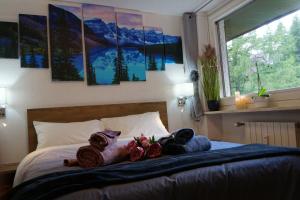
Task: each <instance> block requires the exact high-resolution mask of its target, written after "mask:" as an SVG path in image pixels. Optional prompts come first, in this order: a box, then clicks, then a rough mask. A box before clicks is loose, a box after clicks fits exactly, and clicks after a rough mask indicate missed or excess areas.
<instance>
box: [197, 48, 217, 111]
mask: <svg viewBox="0 0 300 200" xmlns="http://www.w3.org/2000/svg"><path fill="white" fill-rule="evenodd" d="M199 64H200V65H201V68H202V89H203V92H204V95H205V98H206V101H207V106H208V109H209V110H210V111H218V110H219V109H220V84H219V69H218V65H217V57H216V52H215V49H214V48H213V47H212V46H210V45H206V46H205V51H204V53H203V54H202V55H201V56H200V57H199Z"/></svg>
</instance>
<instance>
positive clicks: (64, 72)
mask: <svg viewBox="0 0 300 200" xmlns="http://www.w3.org/2000/svg"><path fill="white" fill-rule="evenodd" d="M81 14H82V13H81V8H79V7H72V6H62V5H51V4H49V28H50V48H51V70H52V80H54V81H82V80H84V67H83V55H82V37H81V34H82V32H81Z"/></svg>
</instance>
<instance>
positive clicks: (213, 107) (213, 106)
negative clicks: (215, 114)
mask: <svg viewBox="0 0 300 200" xmlns="http://www.w3.org/2000/svg"><path fill="white" fill-rule="evenodd" d="M207 107H208V110H209V111H218V110H219V109H220V101H217V100H209V101H207Z"/></svg>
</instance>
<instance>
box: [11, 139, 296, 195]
mask: <svg viewBox="0 0 300 200" xmlns="http://www.w3.org/2000/svg"><path fill="white" fill-rule="evenodd" d="M127 142H128V140H120V141H118V143H120V145H123V144H126V143H127ZM82 145H85V144H77V145H68V146H59V147H49V148H45V149H42V150H38V151H35V152H32V153H31V154H29V155H28V156H26V157H25V158H24V159H23V161H22V162H21V163H20V165H19V167H18V169H17V173H16V176H15V181H14V186H17V185H19V184H21V183H23V182H25V181H28V180H30V179H32V178H35V177H39V176H41V175H45V174H49V173H53V172H60V171H68V170H73V169H74V170H76V169H79V167H72V168H70V167H64V166H63V160H64V159H70V158H75V154H76V150H77V149H78V147H80V146H82ZM238 146H241V144H236V143H228V142H220V141H212V149H211V151H215V150H221V151H222V150H223V149H229V148H233V147H238ZM299 187H300V159H299V157H298V156H292V155H285V156H276V157H266V158H261V159H252V160H244V161H239V162H229V163H224V164H218V165H214V166H207V167H201V168H196V169H191V170H185V171H182V172H179V173H175V174H172V175H166V176H159V177H155V178H151V179H147V180H140V181H135V182H130V183H126V184H115V185H111V186H106V187H102V188H101V189H99V188H90V189H84V190H80V191H76V192H72V193H69V194H66V195H63V196H61V197H59V198H57V199H61V200H68V199H91V200H93V199H124V200H127V199H128V200H134V199H149V200H150V199H157V200H159V199H192V198H193V199H231V200H232V199H258V197H259V199H263V198H264V199H298V197H300V194H299V193H300V192H299V191H298V192H297V189H296V190H295V188H299Z"/></svg>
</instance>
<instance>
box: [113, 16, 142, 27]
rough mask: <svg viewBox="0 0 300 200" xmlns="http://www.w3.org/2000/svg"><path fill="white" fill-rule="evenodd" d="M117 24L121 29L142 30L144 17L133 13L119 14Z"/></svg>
mask: <svg viewBox="0 0 300 200" xmlns="http://www.w3.org/2000/svg"><path fill="white" fill-rule="evenodd" d="M117 23H118V26H119V27H127V28H142V26H143V16H142V15H139V14H133V13H122V12H118V13H117Z"/></svg>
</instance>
